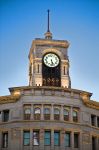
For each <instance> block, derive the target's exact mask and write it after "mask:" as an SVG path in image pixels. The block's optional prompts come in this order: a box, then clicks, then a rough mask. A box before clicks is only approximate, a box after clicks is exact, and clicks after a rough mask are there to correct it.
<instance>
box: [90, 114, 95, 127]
mask: <svg viewBox="0 0 99 150" xmlns="http://www.w3.org/2000/svg"><path fill="white" fill-rule="evenodd" d="M95 117H96V116H95V115H91V125H92V126H95Z"/></svg>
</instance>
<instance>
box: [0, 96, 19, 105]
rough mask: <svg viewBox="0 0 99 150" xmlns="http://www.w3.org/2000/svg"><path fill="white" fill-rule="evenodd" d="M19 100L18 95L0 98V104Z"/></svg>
mask: <svg viewBox="0 0 99 150" xmlns="http://www.w3.org/2000/svg"><path fill="white" fill-rule="evenodd" d="M19 98H20V95H7V96H0V104H7V103H15V102H16V101H18V100H19Z"/></svg>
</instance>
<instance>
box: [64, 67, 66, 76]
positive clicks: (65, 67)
mask: <svg viewBox="0 0 99 150" xmlns="http://www.w3.org/2000/svg"><path fill="white" fill-rule="evenodd" d="M64 75H66V67H65V66H64Z"/></svg>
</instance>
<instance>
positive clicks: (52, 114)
mask: <svg viewBox="0 0 99 150" xmlns="http://www.w3.org/2000/svg"><path fill="white" fill-rule="evenodd" d="M51 120H54V106H53V104H52V105H51Z"/></svg>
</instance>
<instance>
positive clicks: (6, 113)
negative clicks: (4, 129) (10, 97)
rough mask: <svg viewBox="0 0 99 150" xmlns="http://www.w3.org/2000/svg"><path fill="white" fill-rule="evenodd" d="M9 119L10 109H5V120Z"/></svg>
mask: <svg viewBox="0 0 99 150" xmlns="http://www.w3.org/2000/svg"><path fill="white" fill-rule="evenodd" d="M8 120H9V110H4V112H3V121H4V122H7V121H8Z"/></svg>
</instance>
